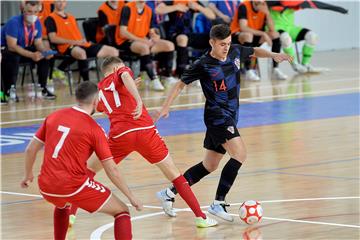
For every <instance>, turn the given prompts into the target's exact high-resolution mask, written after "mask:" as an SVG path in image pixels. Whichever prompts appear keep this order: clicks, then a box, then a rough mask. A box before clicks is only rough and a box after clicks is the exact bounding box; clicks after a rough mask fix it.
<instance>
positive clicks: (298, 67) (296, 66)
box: [291, 62, 308, 73]
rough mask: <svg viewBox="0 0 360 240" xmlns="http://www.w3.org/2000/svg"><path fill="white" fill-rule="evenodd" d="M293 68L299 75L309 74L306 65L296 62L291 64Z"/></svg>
mask: <svg viewBox="0 0 360 240" xmlns="http://www.w3.org/2000/svg"><path fill="white" fill-rule="evenodd" d="M291 67H292V68H293V70H294V71H295V72H298V73H307V72H308V70H307V68H306V67H305V66H304V65H301V64H299V63H296V62H293V63H291Z"/></svg>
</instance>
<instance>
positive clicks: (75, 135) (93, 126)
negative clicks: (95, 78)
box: [21, 82, 142, 240]
mask: <svg viewBox="0 0 360 240" xmlns="http://www.w3.org/2000/svg"><path fill="white" fill-rule="evenodd" d="M75 95H76V99H77V102H78V105H77V106H74V107H72V108H65V109H62V110H59V111H56V112H54V113H52V114H50V115H49V116H47V117H46V119H45V121H44V123H43V124H42V125H41V127H40V128H39V129H38V131H37V132H36V134H35V136H34V138H33V139H32V141H31V142H30V143H29V145H28V146H27V148H26V152H25V177H24V179H23V181H22V182H21V186H22V187H23V188H26V187H28V185H29V182H32V181H33V178H34V176H33V172H32V169H33V165H34V162H35V160H36V155H37V153H38V152H39V151H40V150H41V148H42V147H43V146H44V160H43V164H42V166H41V172H40V175H39V177H38V182H39V188H40V192H41V194H42V196H43V197H44V198H45V200H46V201H48V202H50V203H52V204H54V205H55V210H54V239H56V240H60V239H63V240H65V237H66V232H67V229H68V222H69V205H71V204H74V205H76V206H78V207H80V208H82V209H84V210H86V211H88V212H90V213H93V212H98V211H99V212H102V213H106V214H109V215H112V216H114V218H115V220H114V237H115V239H116V240H118V239H131V238H132V234H131V222H130V215H129V209H128V207H127V206H126V205H125V204H124V203H123V202H122V201H120V199H118V198H117V197H116V196H115V195H112V193H111V191H110V190H109V189H108V188H107V187H105V186H104V185H102V184H101V183H99V182H97V181H95V180H94V179H93V177H91V175H89V172H90V171H89V170H88V168H87V160H88V159H89V157H90V156H91V154H92V153H93V152H94V151H95V153H96V155H97V157H98V158H99V159H100V161H101V163H100V161H99V163H100V164H102V166H103V167H104V169H105V172H106V174H107V176H108V177H109V178H110V180H111V181H112V182H113V183H114V184H115V185H116V186H117V187H118V189H120V191H122V192H123V193H124V195H125V196H126V197H127V198H128V199H129V201H130V202H131V204H132V205H133V206H134V207H136V208H137V210H141V208H142V204H141V203H140V202H139V201H138V200H137V199H136V198H135V197H134V196H133V195H132V193H131V191H130V190H129V188H128V187H127V185H126V183H125V182H124V180H123V179H122V177H121V175H120V174H119V172H118V171H117V169H116V165H115V163H114V161H113V157H112V155H111V151H110V149H109V145H108V142H107V138H106V135H105V132H104V130H103V129H102V128H101V127H100V126H99V125H98V124H97V123H96V121H95V120H94V119H93V118H92V117H91V114H93V113H94V112H95V108H96V105H97V103H98V89H97V86H96V84H94V83H92V82H83V83H81V84H80V85H79V87H78V88H77V90H76V93H75Z"/></svg>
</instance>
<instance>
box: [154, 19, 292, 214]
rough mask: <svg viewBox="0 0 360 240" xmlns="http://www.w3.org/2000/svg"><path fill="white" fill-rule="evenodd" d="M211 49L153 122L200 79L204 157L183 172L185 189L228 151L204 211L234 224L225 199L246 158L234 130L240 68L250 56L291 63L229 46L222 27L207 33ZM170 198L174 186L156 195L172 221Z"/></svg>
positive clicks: (228, 35)
mask: <svg viewBox="0 0 360 240" xmlns="http://www.w3.org/2000/svg"><path fill="white" fill-rule="evenodd" d="M210 45H211V50H210V51H209V52H207V53H205V54H204V55H203V56H201V57H200V58H199V59H198V60H196V61H195V62H194V63H193V64H192V65H191V66H190V68H189V69H188V70H185V72H184V73H183V75H182V76H181V81H179V82H178V83H177V84H176V85H174V87H173V88H172V89H171V91H170V93H169V96H168V97H167V99H166V100H165V102H164V104H163V107H162V109H161V111H159V112H158V114H157V116H156V117H155V120H158V119H159V118H161V117H165V118H166V117H168V115H169V108H170V105H171V103H172V102H173V101H174V99H175V98H176V97H177V96H178V95H179V93H180V92H181V90H182V89H183V88H184V87H185V85H187V84H190V83H191V82H193V81H196V80H200V83H201V87H202V90H203V93H204V95H205V98H206V103H205V109H204V122H205V125H206V128H207V130H206V135H205V139H204V148H205V149H206V155H205V157H204V160H203V161H202V162H200V163H198V164H196V165H194V166H192V167H191V168H189V169H188V170H187V171H186V172H185V173H184V177H185V178H186V180H187V181H188V182H189V184H190V185H193V184H195V183H197V182H198V181H200V179H202V178H203V177H205V176H206V175H208V174H209V173H210V172H213V171H214V170H216V168H217V167H218V165H219V162H220V160H221V159H222V158H223V156H224V154H225V153H226V152H228V154H229V155H230V159H229V160H228V162H227V163H226V164H225V166H224V168H223V170H222V172H221V176H220V181H219V184H218V187H217V191H216V196H215V201H214V202H213V203H212V204H211V206H210V208H209V210H208V211H209V212H210V213H211V214H213V215H216V216H218V217H220V218H222V219H224V220H227V221H233V217H232V216H231V215H229V214H228V213H227V211H226V208H225V207H226V206H227V204H226V202H225V197H226V195H227V193H228V192H229V190H230V188H231V186H232V185H233V183H234V181H235V178H236V176H237V174H238V171H239V169H240V167H241V165H242V164H243V163H244V161H245V159H246V149H245V145H244V142H243V141H242V139H241V137H240V134H239V132H238V129H237V127H236V124H237V122H238V113H239V94H240V63H241V62H243V61H245V60H247V59H249V58H250V57H251V56H255V57H262V58H272V59H273V60H275V61H276V62H282V61H289V62H290V61H292V58H291V57H290V56H288V55H286V54H283V53H274V52H269V51H267V50H265V49H262V48H257V47H255V48H252V47H243V46H241V45H236V44H231V31H230V28H229V27H228V26H227V25H224V24H220V25H215V26H213V27H212V28H211V31H210ZM175 195H176V190H175V188H174V187H173V186H171V187H169V188H166V189H164V190H162V191H160V192H158V193H157V197H158V198H159V199H160V201H161V203H162V206H163V209H164V211H165V213H166V214H167V215H169V216H171V217H175V216H176V213H175V212H174V210H173V207H172V205H173V202H174V197H175Z"/></svg>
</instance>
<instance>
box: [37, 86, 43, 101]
mask: <svg viewBox="0 0 360 240" xmlns="http://www.w3.org/2000/svg"><path fill="white" fill-rule="evenodd" d="M36 86H37V87H36V98H38V99H42V88H41V86H40V84H37V85H36Z"/></svg>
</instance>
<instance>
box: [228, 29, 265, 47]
mask: <svg viewBox="0 0 360 240" xmlns="http://www.w3.org/2000/svg"><path fill="white" fill-rule="evenodd" d="M239 34H240V32H237V33H234V34H232V35H231V42H232V43H235V44H241V43H240V42H239V40H238V39H239V38H238V36H239ZM260 39H261V37H260V36H254V37H253V41H252V43H251V47H259V46H260Z"/></svg>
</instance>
